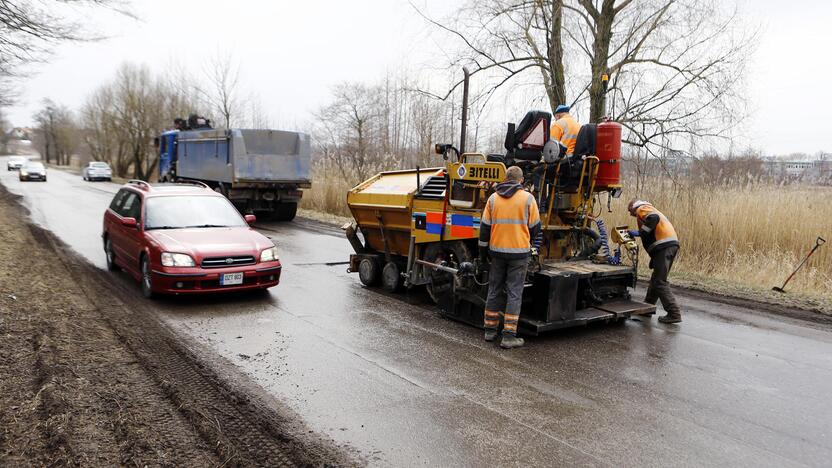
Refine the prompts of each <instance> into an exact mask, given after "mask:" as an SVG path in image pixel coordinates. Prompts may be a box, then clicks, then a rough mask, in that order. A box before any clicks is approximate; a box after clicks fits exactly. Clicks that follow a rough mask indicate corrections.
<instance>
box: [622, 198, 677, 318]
mask: <svg viewBox="0 0 832 468" xmlns="http://www.w3.org/2000/svg"><path fill="white" fill-rule="evenodd" d="M627 210H628V211H629V212H630V215H632V216H634V217H635V218H636V219H637V220H638V231H630V235H631V236H633V237H641V242H642V243H643V244H644V249H645V250H647V253H648V254H650V268H651V269H652V270H653V275H652V276H651V277H650V286H648V287H647V295H646V296H645V298H644V302H647V303H650V304H653V305H655V304H656V302H657V301H658V300H659V299H661V301H662V306H663V307H664V310H665V311H666V312H667V315H664V316H662V317H659V322H661V323H678V322H681V321H682V311H681V309H680V308H679V304H678V303H677V302H676V298H675V297H673V293H672V292H671V291H670V284H669V283H668V282H667V275H668V274H669V273H670V268H671V267H672V266H673V260H674V259H675V258H676V254H677V253H678V252H679V238H678V237H677V236H676V230H675V229H673V225H672V224H670V220H668V219H667V217H666V216H665V215H663V214H662V213H661V212H660V211H659V210H657V209H656V208H654V207H653V205H651V204H650V203H648V202H646V201H644V200H635V199H634V200H631V201H630V203H629V204H628V205H627Z"/></svg>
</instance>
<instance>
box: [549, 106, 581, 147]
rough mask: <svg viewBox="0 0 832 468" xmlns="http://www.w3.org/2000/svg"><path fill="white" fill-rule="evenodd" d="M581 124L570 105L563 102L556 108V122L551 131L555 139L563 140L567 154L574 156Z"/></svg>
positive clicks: (550, 133)
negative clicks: (571, 113)
mask: <svg viewBox="0 0 832 468" xmlns="http://www.w3.org/2000/svg"><path fill="white" fill-rule="evenodd" d="M580 130H581V124H579V123H578V122H577V121H576V120H575V119H574V118H573V117H572V116H571V115H570V114H569V106H567V105H566V104H561V105H559V106H558V107H557V109H555V122H554V123H553V124H552V129H551V131H550V132H549V135H550V137H551V138H552V139H553V140H557V141H559V142H561V144H562V145H563V146H565V147H566V156H572V154H573V153H574V152H575V143H576V142H577V141H578V131H580Z"/></svg>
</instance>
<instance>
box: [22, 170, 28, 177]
mask: <svg viewBox="0 0 832 468" xmlns="http://www.w3.org/2000/svg"><path fill="white" fill-rule="evenodd" d="M20 175H22V176H27V175H29V173H28V172H26V171H20Z"/></svg>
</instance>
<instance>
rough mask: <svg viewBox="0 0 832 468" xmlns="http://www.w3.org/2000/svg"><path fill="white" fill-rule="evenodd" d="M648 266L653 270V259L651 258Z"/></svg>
mask: <svg viewBox="0 0 832 468" xmlns="http://www.w3.org/2000/svg"><path fill="white" fill-rule="evenodd" d="M647 266H649V267H650V269H651V270H652V269H653V257H650V264H649V265H647Z"/></svg>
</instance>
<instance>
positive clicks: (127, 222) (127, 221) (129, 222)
mask: <svg viewBox="0 0 832 468" xmlns="http://www.w3.org/2000/svg"><path fill="white" fill-rule="evenodd" d="M121 225H122V226H124V227H128V228H134V229H135V228H136V227H138V226H139V223H138V222H137V221H136V218H121Z"/></svg>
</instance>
